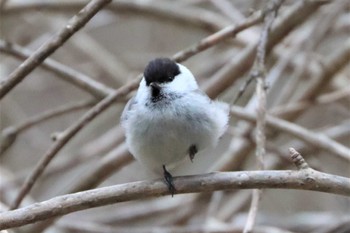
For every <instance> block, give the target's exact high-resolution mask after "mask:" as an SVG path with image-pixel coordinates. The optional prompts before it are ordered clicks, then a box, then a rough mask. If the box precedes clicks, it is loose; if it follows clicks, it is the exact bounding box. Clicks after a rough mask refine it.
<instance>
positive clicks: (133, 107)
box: [120, 58, 229, 196]
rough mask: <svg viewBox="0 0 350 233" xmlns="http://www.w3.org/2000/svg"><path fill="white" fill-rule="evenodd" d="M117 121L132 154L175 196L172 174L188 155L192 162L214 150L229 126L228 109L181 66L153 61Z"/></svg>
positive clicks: (167, 59) (157, 60) (161, 59)
mask: <svg viewBox="0 0 350 233" xmlns="http://www.w3.org/2000/svg"><path fill="white" fill-rule="evenodd" d="M120 121H121V125H122V127H123V129H124V131H125V137H126V144H127V147H128V149H129V151H130V152H131V154H132V155H133V156H134V157H135V158H136V160H138V161H139V162H140V163H141V164H142V165H144V166H145V167H147V168H148V169H149V170H151V171H153V172H155V173H156V174H159V175H162V176H163V177H164V179H165V183H166V184H167V187H168V189H169V191H170V193H171V195H172V196H173V195H174V193H175V192H176V188H175V186H174V184H173V176H172V175H171V173H170V171H171V170H173V169H174V168H176V167H177V166H180V164H181V162H182V161H184V160H185V159H186V157H187V156H188V157H189V158H190V160H191V161H193V160H194V158H195V155H196V154H197V153H198V152H200V151H202V150H204V149H206V148H209V147H211V148H213V147H215V146H216V145H217V143H218V140H219V139H220V138H221V137H222V135H223V134H224V133H225V131H226V129H227V127H228V121H229V105H228V104H227V103H225V102H220V101H214V100H211V99H210V98H209V97H208V96H207V95H206V94H205V93H204V92H203V91H202V90H200V89H199V87H198V84H197V82H196V79H195V77H194V76H193V74H192V73H191V71H190V70H189V69H188V68H187V67H185V66H184V65H182V64H179V63H176V62H175V61H173V60H171V59H169V58H156V59H153V60H151V61H150V62H149V63H148V65H147V66H146V67H145V70H144V72H143V77H142V79H141V81H140V84H139V87H138V90H137V93H136V95H135V96H134V97H133V98H131V99H130V100H129V101H128V103H127V104H126V105H125V108H124V110H123V112H122V115H121V119H120Z"/></svg>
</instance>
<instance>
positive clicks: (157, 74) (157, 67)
mask: <svg viewBox="0 0 350 233" xmlns="http://www.w3.org/2000/svg"><path fill="white" fill-rule="evenodd" d="M178 74H180V68H179V66H178V65H177V64H176V63H175V62H174V61H173V60H171V59H169V58H156V59H154V60H152V61H150V63H148V65H147V66H146V68H145V71H144V72H143V76H144V77H145V81H146V85H147V86H149V84H150V83H152V82H157V83H166V82H171V81H173V80H174V78H175V76H176V75H178Z"/></svg>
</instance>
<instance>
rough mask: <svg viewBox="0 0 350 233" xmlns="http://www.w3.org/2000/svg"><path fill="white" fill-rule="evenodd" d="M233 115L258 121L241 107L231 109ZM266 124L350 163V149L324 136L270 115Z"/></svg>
mask: <svg viewBox="0 0 350 233" xmlns="http://www.w3.org/2000/svg"><path fill="white" fill-rule="evenodd" d="M231 114H232V115H234V116H236V117H239V118H242V119H244V120H247V121H250V122H255V121H256V116H255V114H252V113H249V112H247V111H245V110H244V109H243V108H241V107H237V106H233V107H231ZM266 124H267V125H268V126H270V127H273V128H275V129H278V130H281V131H284V132H286V133H288V134H291V135H293V136H295V137H297V138H299V139H300V140H303V141H305V142H307V143H309V144H311V145H313V146H315V147H318V148H322V149H323V150H326V151H328V152H330V153H332V154H334V155H337V156H339V157H340V158H342V159H345V160H346V161H347V162H349V161H350V149H349V148H348V147H346V146H344V145H342V144H340V143H338V142H336V141H334V140H332V139H330V138H329V137H327V136H325V135H323V134H320V133H314V132H312V131H310V130H307V129H305V128H304V127H301V126H299V125H297V124H293V123H291V122H288V121H286V120H282V119H280V118H277V117H274V116H270V115H267V116H266Z"/></svg>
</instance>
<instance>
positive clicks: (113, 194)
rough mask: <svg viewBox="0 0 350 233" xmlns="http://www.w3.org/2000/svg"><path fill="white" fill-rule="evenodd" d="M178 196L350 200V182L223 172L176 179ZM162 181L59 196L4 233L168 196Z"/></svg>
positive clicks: (3, 223) (7, 218)
mask: <svg viewBox="0 0 350 233" xmlns="http://www.w3.org/2000/svg"><path fill="white" fill-rule="evenodd" d="M174 185H175V186H176V192H177V193H196V192H212V191H216V190H227V189H252V188H278V189H301V190H312V191H319V192H326V193H333V194H339V195H347V196H350V179H349V178H345V177H341V176H335V175H330V174H326V173H322V172H318V171H315V170H302V171H266V170H265V171H241V172H219V173H209V174H204V175H194V176H183V177H176V178H174ZM168 192H169V191H168V188H167V186H166V184H165V183H164V182H163V180H162V179H157V180H151V181H138V182H132V183H126V184H120V185H114V186H110V187H104V188H99V189H94V190H89V191H85V192H79V193H74V194H67V195H63V196H58V197H55V198H52V199H50V200H47V201H44V202H40V203H35V204H33V205H30V206H27V207H24V208H21V209H17V210H12V211H8V212H3V213H1V214H0V229H7V228H12V227H18V226H23V225H26V224H29V223H34V222H37V221H41V220H44V219H48V218H52V217H55V216H59V215H64V214H68V213H72V212H76V211H79V210H84V209H89V208H93V207H98V206H104V205H109V204H114V203H118V202H125V201H131V200H139V199H144V198H149V197H157V196H161V195H167V194H168Z"/></svg>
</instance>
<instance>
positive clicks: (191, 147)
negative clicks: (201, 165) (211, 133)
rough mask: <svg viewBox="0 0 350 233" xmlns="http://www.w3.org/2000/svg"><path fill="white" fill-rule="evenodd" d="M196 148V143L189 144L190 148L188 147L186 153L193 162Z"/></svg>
mask: <svg viewBox="0 0 350 233" xmlns="http://www.w3.org/2000/svg"><path fill="white" fill-rule="evenodd" d="M197 152H198V149H197V146H196V145H194V144H193V145H191V146H190V148H188V154H189V156H190V159H191V162H193V159H194V156H195V155H196V154H197Z"/></svg>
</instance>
